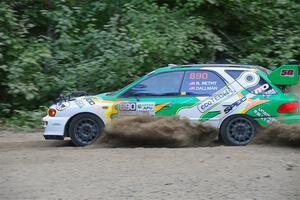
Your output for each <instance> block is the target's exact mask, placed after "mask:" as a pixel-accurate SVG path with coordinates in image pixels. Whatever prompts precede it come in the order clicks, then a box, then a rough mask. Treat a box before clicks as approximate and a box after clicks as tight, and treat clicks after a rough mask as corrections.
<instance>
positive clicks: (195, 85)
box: [181, 70, 226, 96]
mask: <svg viewBox="0 0 300 200" xmlns="http://www.w3.org/2000/svg"><path fill="white" fill-rule="evenodd" d="M225 85H226V83H225V82H224V81H223V79H222V78H220V77H219V76H218V75H217V74H215V73H214V72H211V71H207V70H197V71H186V72H185V76H184V80H183V83H182V88H181V92H184V93H186V95H195V96H211V95H212V94H214V93H215V92H217V91H218V90H220V89H222V88H223V87H224V86H225Z"/></svg>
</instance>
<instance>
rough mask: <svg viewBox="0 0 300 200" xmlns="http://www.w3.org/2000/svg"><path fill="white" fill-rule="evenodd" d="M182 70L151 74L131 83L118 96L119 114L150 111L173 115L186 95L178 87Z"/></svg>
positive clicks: (153, 113)
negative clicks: (129, 86)
mask: <svg viewBox="0 0 300 200" xmlns="http://www.w3.org/2000/svg"><path fill="white" fill-rule="evenodd" d="M183 77H184V71H172V72H163V73H159V74H153V75H151V76H149V77H148V78H146V79H144V80H142V81H141V82H139V83H137V84H135V85H133V86H132V87H131V88H129V89H128V90H127V91H125V92H124V93H123V94H121V95H120V96H119V98H118V100H119V101H121V103H120V104H119V108H118V111H119V116H123V115H139V114H144V113H150V114H152V115H156V116H174V115H176V113H177V111H178V109H179V108H180V107H181V105H182V102H184V101H185V100H186V98H187V97H185V96H182V95H181V93H180V88H181V84H182V80H183Z"/></svg>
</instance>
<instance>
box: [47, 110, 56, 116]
mask: <svg viewBox="0 0 300 200" xmlns="http://www.w3.org/2000/svg"><path fill="white" fill-rule="evenodd" d="M48 115H49V116H50V117H55V115H56V110H55V109H53V108H50V109H48Z"/></svg>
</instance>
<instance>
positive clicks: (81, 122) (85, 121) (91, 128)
mask: <svg viewBox="0 0 300 200" xmlns="http://www.w3.org/2000/svg"><path fill="white" fill-rule="evenodd" d="M103 128H104V124H103V122H102V121H101V120H100V119H99V118H98V117H97V116H96V115H93V114H89V113H84V114H79V115H77V116H75V117H74V118H73V119H72V121H71V123H70V126H69V135H70V137H71V140H72V142H73V144H74V145H75V146H86V145H90V144H92V143H94V142H95V141H96V140H97V139H98V138H99V136H100V135H101V134H102V132H103Z"/></svg>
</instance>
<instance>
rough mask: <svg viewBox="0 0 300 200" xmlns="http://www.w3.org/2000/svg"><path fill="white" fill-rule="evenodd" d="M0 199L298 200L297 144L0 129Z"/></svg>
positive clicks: (299, 158) (299, 162)
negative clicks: (122, 139)
mask: <svg viewBox="0 0 300 200" xmlns="http://www.w3.org/2000/svg"><path fill="white" fill-rule="evenodd" d="M0 199H13V200H16V199H80V200H82V199H105V200H107V199H172V200H173V199H197V200H198V199H300V149H299V148H289V147H271V146H262V145H249V146H246V147H225V146H215V147H198V148H103V147H101V146H96V147H84V148H77V147H73V146H72V145H71V144H70V142H69V141H45V140H44V139H43V137H42V135H41V133H26V134H24V133H11V132H7V131H1V132H0Z"/></svg>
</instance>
